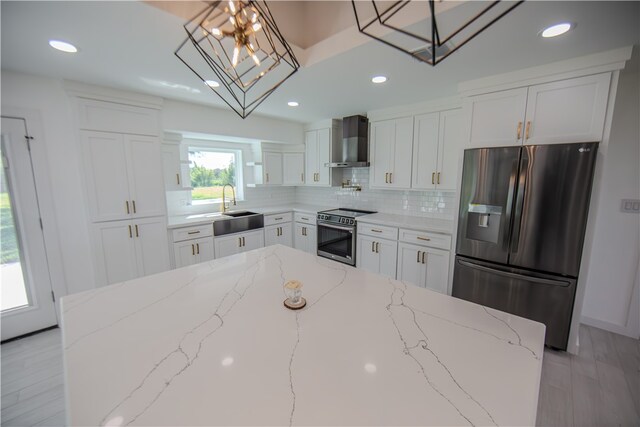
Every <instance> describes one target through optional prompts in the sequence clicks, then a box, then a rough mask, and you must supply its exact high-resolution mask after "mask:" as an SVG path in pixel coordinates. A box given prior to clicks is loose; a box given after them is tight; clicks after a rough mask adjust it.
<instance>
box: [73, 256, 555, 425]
mask: <svg viewBox="0 0 640 427" xmlns="http://www.w3.org/2000/svg"><path fill="white" fill-rule="evenodd" d="M292 279H296V280H299V281H301V282H302V283H303V285H304V287H303V296H304V297H305V298H306V300H307V306H306V307H305V308H303V309H302V310H299V311H291V310H288V309H287V308H285V307H284V306H283V300H284V299H285V295H284V292H283V284H284V283H285V282H286V281H288V280H292ZM62 329H63V346H64V362H65V380H66V387H67V406H68V417H69V419H68V421H69V424H71V425H129V424H131V425H533V424H535V419H536V409H537V401H538V389H539V383H540V374H541V368H542V356H543V343H544V326H543V325H542V324H539V323H536V322H532V321H529V320H526V319H523V318H519V317H516V316H512V315H509V314H506V313H503V312H499V311H496V310H492V309H489V308H485V307H482V306H480V305H476V304H473V303H469V302H466V301H462V300H458V299H455V298H452V297H449V296H446V295H441V294H438V293H435V292H431V291H428V290H426V289H422V288H419V287H415V286H412V285H406V284H403V283H401V282H399V281H396V280H392V279H387V278H384V277H382V276H378V275H374V274H370V273H367V272H365V271H362V270H358V269H355V268H352V267H349V266H346V265H343V264H339V263H336V262H333V261H330V260H327V259H324V258H318V257H316V256H313V255H310V254H307V253H304V252H301V251H297V250H295V249H291V248H288V247H284V246H281V245H276V246H271V247H267V248H263V249H257V250H254V251H250V252H247V253H243V254H239V255H234V256H230V257H226V258H222V259H218V260H214V261H211V262H207V263H202V264H197V265H193V266H190V267H185V268H181V269H177V270H172V271H168V272H165V273H161V274H157V275H153V276H147V277H143V278H140V279H136V280H132V281H128V282H123V283H119V284H114V285H111V286H107V287H104V288H100V289H97V290H93V291H88V292H84V293H80V294H75V295H71V296H68V297H65V298H63V300H62Z"/></svg>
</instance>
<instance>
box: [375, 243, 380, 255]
mask: <svg viewBox="0 0 640 427" xmlns="http://www.w3.org/2000/svg"><path fill="white" fill-rule="evenodd" d="M379 248H380V243H379V242H376V253H377V254H379V253H380V252H379V251H378V249H379Z"/></svg>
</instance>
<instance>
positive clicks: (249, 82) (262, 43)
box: [175, 0, 300, 119]
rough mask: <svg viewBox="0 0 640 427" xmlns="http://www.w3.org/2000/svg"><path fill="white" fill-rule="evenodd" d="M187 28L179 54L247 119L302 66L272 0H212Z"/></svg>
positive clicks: (178, 55)
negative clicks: (281, 27) (273, 12)
mask: <svg viewBox="0 0 640 427" xmlns="http://www.w3.org/2000/svg"><path fill="white" fill-rule="evenodd" d="M184 29H185V31H186V32H187V38H186V39H185V40H184V42H182V44H181V45H180V46H179V47H178V49H177V50H176V51H175V55H176V56H177V57H178V58H179V59H180V60H181V61H182V62H183V63H184V64H185V65H186V66H187V67H189V69H191V71H193V72H194V73H195V74H196V75H197V76H198V77H199V78H200V79H201V80H202V81H203V83H204V84H205V85H207V86H208V87H209V88H210V89H211V90H212V91H213V92H215V93H216V94H217V95H218V96H219V97H220V98H222V100H223V101H224V102H225V103H227V105H229V106H230V107H231V108H232V109H233V110H234V111H235V112H236V113H237V114H238V115H239V116H240V117H242V118H243V119H244V118H246V117H247V116H248V115H249V114H251V112H253V110H255V109H256V107H258V105H260V104H261V103H262V102H263V101H264V100H265V99H266V98H267V97H268V96H269V95H271V93H273V91H274V90H276V89H277V88H278V87H279V86H280V85H281V84H282V83H283V82H284V81H285V80H286V79H288V78H289V77H290V76H291V75H292V74H294V73H295V72H296V71H298V69H299V68H300V64H299V63H298V60H297V59H296V57H295V55H294V53H293V50H292V49H291V47H290V46H289V44H288V43H287V42H286V40H285V39H284V37H283V36H282V33H280V30H279V29H278V26H277V25H276V23H275V21H274V19H273V16H272V15H271V11H270V10H269V6H268V5H267V3H266V1H263V0H240V1H237V0H236V1H214V2H211V3H210V4H209V6H207V7H206V8H205V9H204V10H203V11H202V12H200V13H199V14H197V15H196V16H195V17H193V18H192V19H191V20H190V21H189V22H187V23H186V24H185V25H184Z"/></svg>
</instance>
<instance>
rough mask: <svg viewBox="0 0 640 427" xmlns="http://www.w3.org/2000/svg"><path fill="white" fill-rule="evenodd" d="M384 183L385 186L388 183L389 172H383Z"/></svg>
mask: <svg viewBox="0 0 640 427" xmlns="http://www.w3.org/2000/svg"><path fill="white" fill-rule="evenodd" d="M384 183H385V184H388V183H389V172H385V174H384Z"/></svg>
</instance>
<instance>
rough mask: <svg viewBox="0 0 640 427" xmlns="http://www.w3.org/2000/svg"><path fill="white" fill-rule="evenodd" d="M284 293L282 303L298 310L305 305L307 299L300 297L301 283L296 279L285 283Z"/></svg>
mask: <svg viewBox="0 0 640 427" xmlns="http://www.w3.org/2000/svg"><path fill="white" fill-rule="evenodd" d="M284 294H285V295H286V296H287V299H286V300H284V305H285V307H287V308H289V309H291V310H299V309H301V308H302V307H304V306H305V305H307V301H306V300H305V299H304V298H303V297H302V283H301V282H300V281H298V280H289V281H288V282H287V283H285V284H284Z"/></svg>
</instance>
